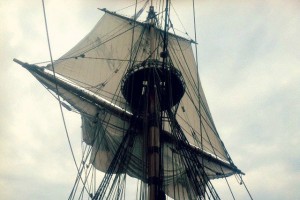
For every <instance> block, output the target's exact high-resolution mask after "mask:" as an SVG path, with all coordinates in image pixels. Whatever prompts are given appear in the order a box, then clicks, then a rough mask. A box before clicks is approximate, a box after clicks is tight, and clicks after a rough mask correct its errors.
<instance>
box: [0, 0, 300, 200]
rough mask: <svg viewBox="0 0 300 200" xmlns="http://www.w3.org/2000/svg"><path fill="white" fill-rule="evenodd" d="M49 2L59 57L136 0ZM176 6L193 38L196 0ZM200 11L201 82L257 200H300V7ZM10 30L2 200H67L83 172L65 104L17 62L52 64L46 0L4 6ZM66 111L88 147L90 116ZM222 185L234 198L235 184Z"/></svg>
mask: <svg viewBox="0 0 300 200" xmlns="http://www.w3.org/2000/svg"><path fill="white" fill-rule="evenodd" d="M111 1H112V0H111ZM45 2H46V9H47V18H48V23H49V31H50V40H51V45H52V53H53V57H54V59H55V58H58V57H59V56H61V55H62V54H63V53H65V52H66V51H67V50H69V49H70V48H71V47H72V46H73V45H75V44H76V43H77V42H78V41H79V40H80V39H81V38H82V37H84V35H85V34H87V33H88V32H89V31H90V30H91V28H92V27H93V26H94V25H95V24H96V22H97V21H98V20H99V18H100V17H101V15H102V13H101V12H100V11H99V10H97V8H98V7H106V8H108V9H110V10H118V9H120V8H122V7H124V6H125V5H129V4H130V2H135V1H133V0H131V1H123V0H114V4H111V3H109V1H108V0H102V1H101V0H98V1H96V0H85V1H83V0H72V1H71V0H64V1H59V0H45ZM121 2H122V3H123V5H121ZM173 2H174V7H175V9H176V11H177V12H178V15H179V16H180V19H181V21H182V22H183V24H184V26H185V29H187V30H188V31H189V35H190V36H193V32H192V31H190V30H192V29H191V28H192V27H190V26H191V24H192V23H191V22H192V18H191V16H190V13H191V12H190V11H189V9H190V10H191V1H184V2H185V3H184V4H183V3H182V2H183V1H179V0H177V1H175V0H174V1H173ZM179 4H180V5H179ZM196 4H197V27H198V43H199V45H198V51H199V55H198V58H199V65H200V73H201V74H200V77H201V81H202V84H203V87H204V91H205V93H206V96H207V99H208V104H209V106H210V110H211V112H212V115H213V117H214V120H215V124H216V126H217V128H218V131H219V134H220V136H221V139H222V140H223V142H224V143H225V146H226V148H227V150H228V152H229V154H230V155H231V157H232V159H233V161H234V162H235V164H236V165H237V166H238V167H239V168H240V169H241V170H242V171H244V172H245V173H246V176H245V177H244V180H245V182H246V184H247V187H248V188H249V190H250V192H251V194H252V196H253V197H254V199H261V200H265V199H270V200H271V199H272V200H277V199H278V200H279V199H280V200H281V199H299V198H300V190H299V186H300V118H299V116H300V12H299V10H300V3H299V1H297V0H244V1H242V3H241V1H238V0H222V1H221V0H201V1H200V0H199V1H198V0H196ZM124 12H125V11H124ZM171 14H172V13H171ZM173 17H174V18H175V20H177V17H176V15H175V13H173ZM0 26H1V29H0V34H1V35H0V46H1V53H0V58H1V65H0V68H1V73H0V79H1V84H0V91H1V98H0V111H1V112H0V156H1V157H0V159H1V162H0V199H66V198H67V196H68V195H69V192H70V191H71V187H72V185H73V181H74V179H75V175H76V169H75V166H74V164H73V161H72V157H71V153H70V150H69V147H68V143H67V139H66V134H65V131H64V128H63V123H62V119H61V114H60V110H59V105H58V102H57V101H56V100H55V99H54V98H53V97H52V96H51V95H50V94H49V92H47V91H46V89H45V88H43V87H42V85H41V84H39V82H38V81H37V80H35V79H34V78H33V76H31V75H30V74H29V73H28V72H27V71H26V70H24V69H22V68H21V67H20V66H18V65H17V64H15V63H13V62H12V59H13V58H18V59H20V60H22V61H25V62H29V63H35V62H40V61H47V60H49V52H48V46H47V40H46V33H45V26H44V19H43V12H42V3H41V1H40V0H30V1H23V0H10V1H0ZM178 28H179V29H181V30H183V27H181V26H180V27H178ZM64 114H65V115H66V119H67V126H68V130H69V133H70V136H71V139H72V142H73V144H74V146H77V147H80V134H81V131H80V125H81V122H80V118H79V116H78V115H75V114H72V113H69V112H68V111H66V110H64ZM75 153H76V155H80V148H75ZM229 181H230V183H232V189H233V191H234V193H235V194H236V199H247V198H246V196H247V195H246V192H245V189H243V186H240V185H239V184H238V183H237V182H236V180H235V179H234V177H233V178H232V179H230V180H229ZM215 187H216V188H217V190H218V191H219V193H220V195H221V197H224V199H228V198H229V191H228V189H226V182H225V181H218V182H217V183H215ZM222 195H223V196H222Z"/></svg>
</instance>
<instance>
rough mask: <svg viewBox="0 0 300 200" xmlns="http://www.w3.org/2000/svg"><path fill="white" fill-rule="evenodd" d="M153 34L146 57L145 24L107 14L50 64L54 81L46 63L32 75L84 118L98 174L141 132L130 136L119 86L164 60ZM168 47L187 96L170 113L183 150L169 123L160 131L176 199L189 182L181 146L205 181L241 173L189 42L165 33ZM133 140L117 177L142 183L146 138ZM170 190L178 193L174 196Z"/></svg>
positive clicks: (158, 37) (168, 185)
mask: <svg viewBox="0 0 300 200" xmlns="http://www.w3.org/2000/svg"><path fill="white" fill-rule="evenodd" d="M154 36H155V42H154V44H155V52H150V48H149V31H148V25H147V23H140V22H136V21H133V20H132V19H129V18H126V17H122V16H119V15H117V14H114V13H111V12H108V11H107V12H106V13H105V14H104V16H103V17H102V18H101V19H100V21H99V22H98V23H97V24H96V26H95V27H94V29H93V30H92V31H91V32H90V33H89V34H88V35H87V36H86V37H85V38H83V39H82V40H81V41H80V42H79V43H78V44H77V45H76V46H75V47H73V48H72V49H71V50H70V51H69V52H67V53H66V54H65V55H63V56H62V57H61V58H60V59H59V60H57V61H56V62H54V64H53V67H54V71H55V74H57V76H56V80H55V78H54V76H53V73H52V74H51V73H48V72H47V73H46V71H52V66H51V65H49V66H47V67H46V69H44V70H30V69H29V70H30V71H31V73H32V74H33V75H34V76H35V77H36V78H37V79H38V80H39V81H40V82H41V83H42V84H44V85H45V86H46V87H47V88H49V89H51V90H52V91H54V92H56V93H58V94H59V95H60V96H61V97H62V98H63V99H64V100H65V101H67V102H68V103H69V104H70V105H71V106H72V107H74V108H75V109H76V110H78V111H79V112H80V113H81V115H82V134H83V140H84V141H85V142H86V144H88V145H91V146H92V153H91V156H90V162H91V163H92V164H93V165H94V166H95V167H96V168H97V169H98V170H101V171H103V172H107V171H108V169H109V166H110V165H111V162H112V161H113V158H114V157H115V154H116V153H117V151H118V148H119V146H120V145H121V143H122V141H123V140H124V137H127V134H128V133H129V132H138V131H139V130H138V129H135V130H134V131H132V130H131V126H132V124H133V123H139V119H138V118H134V117H132V115H133V114H132V113H134V110H133V109H132V108H131V107H130V105H129V104H128V103H127V101H126V100H125V98H124V96H123V95H122V92H121V84H122V78H123V77H124V75H125V73H126V72H127V70H128V69H130V67H132V66H134V65H136V64H141V63H142V62H143V61H145V60H147V59H148V58H149V55H151V54H155V56H154V57H155V59H156V60H158V61H160V62H162V61H163V60H162V58H161V56H160V52H162V48H163V44H162V40H163V38H162V30H160V29H158V28H156V29H155V33H154ZM168 44H169V52H168V53H169V55H170V60H171V61H172V65H173V66H174V67H175V68H176V69H177V70H178V71H180V72H181V75H182V77H183V79H184V82H185V93H184V94H183V97H182V99H181V101H180V103H179V104H178V105H177V106H178V108H177V109H176V112H175V114H176V123H178V124H179V126H180V130H181V131H182V133H183V134H184V136H185V138H186V139H187V141H188V144H187V143H185V142H180V141H178V139H176V137H174V133H173V129H172V126H171V124H170V122H169V121H168V120H166V121H164V122H163V125H162V126H163V133H162V134H163V135H164V137H165V138H166V140H165V141H164V142H163V157H164V161H163V170H164V171H163V174H164V185H165V192H166V193H167V194H168V195H169V196H171V197H173V198H175V199H177V198H180V197H181V196H182V195H183V194H184V193H188V192H187V191H188V190H187V187H189V185H192V184H193V183H192V182H189V181H188V180H187V169H186V167H185V165H184V164H182V160H181V156H182V155H181V151H180V148H182V147H186V148H189V151H192V152H194V155H195V157H196V159H199V160H200V162H201V163H202V164H203V165H204V170H205V172H206V174H207V176H208V178H209V179H212V178H218V177H224V176H229V175H232V174H234V173H241V172H240V171H239V170H238V169H237V168H236V167H235V166H234V164H233V163H232V161H231V159H230V157H229V155H228V153H227V151H226V149H225V147H224V145H223V143H222V141H221V140H220V137H219V135H218V133H217V130H216V128H215V125H214V122H213V119H212V116H211V113H210V111H209V108H208V104H207V102H206V98H205V95H204V92H203V89H202V86H201V83H200V81H199V79H198V76H197V73H198V72H197V65H196V62H195V58H194V55H193V50H192V46H191V41H189V40H187V39H184V38H181V37H178V36H176V35H173V34H168ZM44 74H47V75H44ZM49 77H50V78H49ZM58 80H59V81H58ZM60 81H61V82H64V83H63V84H60ZM173 92H176V91H173ZM132 98H137V97H132ZM93 99H95V100H96V101H94V100H93ZM140 131H141V130H140ZM134 136H135V138H134V140H133V141H132V144H130V145H129V146H130V149H126V152H127V153H128V154H129V156H128V157H126V158H124V160H123V161H124V163H125V164H124V163H122V165H123V166H122V167H121V168H120V171H114V173H127V174H129V175H131V176H133V177H136V178H138V179H141V180H145V179H146V178H145V175H144V171H143V170H144V168H145V163H144V160H143V158H142V156H143V147H142V145H143V138H142V136H141V135H139V134H138V133H134ZM175 143H176V144H177V146H176V145H174V144H175ZM191 159H194V158H191ZM119 162H121V161H119ZM117 165H121V163H117ZM199 179H200V178H199ZM199 181H204V182H206V181H208V180H199ZM185 183H188V184H187V185H186V184H185ZM204 185H205V184H204ZM174 188H178V189H179V191H181V192H179V193H177V194H176V195H175V192H174ZM204 189H205V188H202V189H201V190H204ZM190 195H191V194H190Z"/></svg>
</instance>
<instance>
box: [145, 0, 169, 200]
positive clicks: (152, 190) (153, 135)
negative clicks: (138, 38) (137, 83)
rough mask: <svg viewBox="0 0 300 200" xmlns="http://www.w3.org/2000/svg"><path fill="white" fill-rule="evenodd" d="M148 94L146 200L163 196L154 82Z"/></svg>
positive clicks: (152, 15) (153, 13)
mask: <svg viewBox="0 0 300 200" xmlns="http://www.w3.org/2000/svg"><path fill="white" fill-rule="evenodd" d="M152 3H153V2H152V0H151V6H150V10H149V15H148V20H150V23H149V26H150V30H149V31H150V53H151V59H152V60H154V59H155V54H154V51H155V46H154V42H155V41H154V26H155V21H154V18H155V12H154V7H153V4H152ZM148 84H149V87H148V92H147V94H146V102H147V101H148V103H146V106H145V113H147V114H146V116H145V117H144V120H145V122H144V124H147V129H148V130H147V132H148V134H147V135H148V136H147V137H146V138H147V150H146V152H147V153H146V160H147V164H148V173H147V174H148V189H149V191H148V193H149V196H148V199H149V200H155V199H162V198H163V197H164V194H161V197H160V193H161V192H160V191H162V190H161V187H160V186H161V185H162V184H161V182H162V178H161V177H160V166H161V163H160V160H161V159H160V155H161V153H160V120H159V118H160V117H159V115H160V105H159V102H158V96H157V85H155V82H154V81H151V80H149V83H148Z"/></svg>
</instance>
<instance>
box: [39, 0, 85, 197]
mask: <svg viewBox="0 0 300 200" xmlns="http://www.w3.org/2000/svg"><path fill="white" fill-rule="evenodd" d="M42 5H43V14H44V21H45V28H46V35H47V43H48V49H49V55H50V60H51V67H52V71H53V77H54V79H55V80H56V75H55V70H54V66H53V57H52V51H51V44H50V37H49V30H48V24H47V17H46V9H45V3H44V0H42ZM55 88H56V91H57V98H58V102H59V108H60V112H61V116H62V120H63V124H64V129H65V133H66V136H67V140H68V144H69V147H70V150H71V154H72V157H73V161H74V163H75V166H76V169H77V173H78V176H80V179H81V175H80V172H79V168H78V165H77V162H76V159H75V156H74V152H73V149H72V145H71V141H70V137H69V132H68V129H67V125H66V120H65V116H64V113H63V109H62V103H61V99H60V96H59V91H58V85H57V83H56V82H55ZM81 181H82V179H81ZM84 187H85V186H84ZM85 189H86V191H88V190H87V188H86V187H85ZM72 192H73V191H72Z"/></svg>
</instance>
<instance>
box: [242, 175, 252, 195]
mask: <svg viewBox="0 0 300 200" xmlns="http://www.w3.org/2000/svg"><path fill="white" fill-rule="evenodd" d="M239 176H240V179H241V181H242V183H243V185H244V186H245V189H246V190H247V193H248V195H249V197H250V199H252V200H253V198H252V196H251V194H250V191H249V190H248V188H247V186H246V183H245V182H244V180H243V178H242V176H241V175H239Z"/></svg>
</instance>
